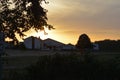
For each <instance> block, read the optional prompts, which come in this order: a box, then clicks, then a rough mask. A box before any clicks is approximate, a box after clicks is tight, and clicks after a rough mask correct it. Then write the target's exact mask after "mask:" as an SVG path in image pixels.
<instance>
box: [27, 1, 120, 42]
mask: <svg viewBox="0 0 120 80" xmlns="http://www.w3.org/2000/svg"><path fill="white" fill-rule="evenodd" d="M46 1H49V4H44V3H43V6H44V8H46V9H47V10H48V13H47V15H48V23H49V24H51V25H53V26H54V27H55V28H56V29H55V30H51V31H48V30H47V32H48V37H49V38H52V39H55V40H57V41H60V42H63V43H66V44H67V43H72V44H76V42H77V40H78V37H79V35H81V34H83V33H86V34H88V36H89V37H90V39H91V41H92V42H94V41H96V40H104V39H112V40H113V39H115V40H117V39H120V0H46ZM33 33H34V31H31V32H28V33H27V34H29V35H31V34H33Z"/></svg>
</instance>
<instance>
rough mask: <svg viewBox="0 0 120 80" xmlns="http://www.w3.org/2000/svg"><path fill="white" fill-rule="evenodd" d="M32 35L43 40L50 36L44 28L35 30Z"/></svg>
mask: <svg viewBox="0 0 120 80" xmlns="http://www.w3.org/2000/svg"><path fill="white" fill-rule="evenodd" d="M32 36H34V37H37V38H40V39H42V40H45V39H47V38H48V34H47V33H46V32H45V31H44V30H42V31H38V32H35V33H33V34H32Z"/></svg>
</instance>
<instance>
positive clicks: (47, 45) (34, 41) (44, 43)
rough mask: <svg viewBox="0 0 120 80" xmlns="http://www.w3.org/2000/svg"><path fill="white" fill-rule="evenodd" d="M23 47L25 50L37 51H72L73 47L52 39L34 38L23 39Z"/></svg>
mask: <svg viewBox="0 0 120 80" xmlns="http://www.w3.org/2000/svg"><path fill="white" fill-rule="evenodd" d="M24 45H25V47H26V48H27V49H38V50H73V49H75V47H74V45H71V44H68V45H66V44H64V43H61V42H58V41H56V40H53V39H50V38H48V39H46V40H41V39H40V38H36V37H33V36H31V37H28V38H26V39H24Z"/></svg>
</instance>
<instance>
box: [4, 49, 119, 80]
mask: <svg viewBox="0 0 120 80" xmlns="http://www.w3.org/2000/svg"><path fill="white" fill-rule="evenodd" d="M6 53H7V55H6V56H3V57H2V58H3V77H4V80H48V79H50V80H120V77H119V74H120V53H119V52H91V53H90V54H87V55H80V54H79V52H76V51H26V50H7V51H6Z"/></svg>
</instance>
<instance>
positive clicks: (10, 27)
mask: <svg viewBox="0 0 120 80" xmlns="http://www.w3.org/2000/svg"><path fill="white" fill-rule="evenodd" d="M42 2H45V3H47V2H46V1H45V0H0V32H4V34H5V38H7V37H8V38H10V39H12V40H13V41H17V38H16V34H19V36H20V37H21V38H23V36H25V34H24V32H26V31H28V30H29V29H31V28H32V29H34V30H36V31H38V30H44V26H45V27H47V28H49V29H52V28H53V26H51V25H49V24H48V23H47V15H46V13H47V10H46V9H44V8H43V7H42V6H41V4H42Z"/></svg>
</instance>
